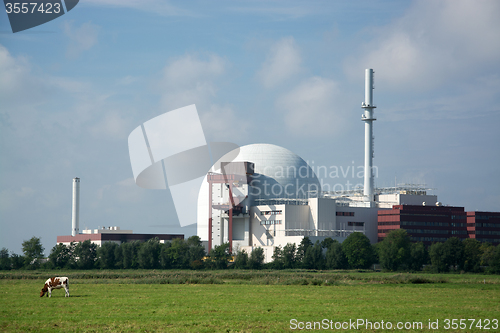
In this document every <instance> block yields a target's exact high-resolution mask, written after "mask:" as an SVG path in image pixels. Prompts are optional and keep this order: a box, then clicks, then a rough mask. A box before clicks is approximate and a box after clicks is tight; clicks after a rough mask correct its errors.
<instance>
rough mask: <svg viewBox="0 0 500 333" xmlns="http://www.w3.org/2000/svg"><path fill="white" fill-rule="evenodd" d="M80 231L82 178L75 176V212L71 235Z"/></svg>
mask: <svg viewBox="0 0 500 333" xmlns="http://www.w3.org/2000/svg"><path fill="white" fill-rule="evenodd" d="M79 233H80V178H78V177H76V178H73V214H72V219H71V236H76V235H78V234H79Z"/></svg>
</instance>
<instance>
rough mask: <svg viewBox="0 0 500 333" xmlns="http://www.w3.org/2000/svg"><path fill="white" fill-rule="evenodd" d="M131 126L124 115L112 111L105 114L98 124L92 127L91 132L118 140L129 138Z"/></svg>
mask: <svg viewBox="0 0 500 333" xmlns="http://www.w3.org/2000/svg"><path fill="white" fill-rule="evenodd" d="M129 129H130V126H129V123H128V121H127V120H126V119H124V118H123V116H122V115H121V114H120V113H118V112H116V111H112V112H109V113H107V114H105V115H104V116H103V118H102V119H100V120H99V121H98V122H97V124H95V125H94V126H92V127H91V128H90V132H91V133H92V134H94V135H95V136H97V137H101V136H104V137H109V138H112V139H116V140H122V139H125V138H127V136H128V134H129V133H128V132H129Z"/></svg>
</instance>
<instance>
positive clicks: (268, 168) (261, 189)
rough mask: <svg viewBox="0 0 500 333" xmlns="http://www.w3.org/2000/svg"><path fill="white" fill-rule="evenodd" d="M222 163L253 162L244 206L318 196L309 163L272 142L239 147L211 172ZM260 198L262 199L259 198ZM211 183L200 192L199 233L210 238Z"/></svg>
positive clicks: (221, 159) (203, 185)
mask: <svg viewBox="0 0 500 333" xmlns="http://www.w3.org/2000/svg"><path fill="white" fill-rule="evenodd" d="M221 162H252V163H254V175H253V177H252V181H251V183H250V185H251V186H250V187H249V193H248V197H249V198H248V199H247V200H245V202H244V206H247V207H248V206H254V205H256V204H260V203H262V201H261V200H266V199H273V198H288V199H305V198H308V197H316V196H317V191H319V190H320V183H319V181H318V178H317V177H316V175H315V174H314V172H313V170H312V169H311V168H310V167H309V165H308V164H307V163H306V162H305V161H304V160H303V159H302V158H300V156H298V155H297V154H295V153H293V152H291V151H290V150H288V149H286V148H283V147H279V146H276V145H271V144H263V143H261V144H252V145H247V146H243V147H240V148H238V149H235V150H233V151H231V152H229V153H227V154H226V155H224V156H223V157H222V158H220V159H219V160H218V161H217V162H216V163H215V164H214V166H213V167H212V169H211V171H212V172H216V173H220V172H221V170H220V164H221ZM259 199H260V200H259ZM208 208H209V207H208V183H207V179H206V177H205V179H204V180H203V183H202V185H201V188H200V192H199V194H198V214H197V215H198V221H197V222H198V236H200V237H201V238H202V239H203V240H206V239H207V236H206V235H207V233H208V226H207V223H208Z"/></svg>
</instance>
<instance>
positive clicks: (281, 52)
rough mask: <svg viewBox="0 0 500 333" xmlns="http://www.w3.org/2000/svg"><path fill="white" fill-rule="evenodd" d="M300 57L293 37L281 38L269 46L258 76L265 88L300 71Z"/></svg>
mask: <svg viewBox="0 0 500 333" xmlns="http://www.w3.org/2000/svg"><path fill="white" fill-rule="evenodd" d="M301 61H302V59H301V57H300V52H299V48H298V46H297V44H296V43H295V40H294V39H293V37H287V38H283V39H282V40H280V41H278V42H277V43H276V44H274V45H273V46H272V47H271V50H270V52H269V55H268V57H267V59H266V61H265V62H264V64H263V65H262V68H261V69H260V71H259V73H258V74H257V76H258V78H259V79H260V81H261V82H262V84H263V85H264V87H266V88H273V87H275V86H276V85H278V84H280V83H283V82H284V81H286V80H287V79H289V78H290V77H292V76H293V75H295V74H297V73H299V72H300V63H301Z"/></svg>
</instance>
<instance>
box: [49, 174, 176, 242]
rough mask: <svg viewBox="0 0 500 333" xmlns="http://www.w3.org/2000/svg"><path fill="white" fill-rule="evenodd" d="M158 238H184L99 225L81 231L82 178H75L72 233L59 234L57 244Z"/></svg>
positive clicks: (142, 240) (165, 239)
mask: <svg viewBox="0 0 500 333" xmlns="http://www.w3.org/2000/svg"><path fill="white" fill-rule="evenodd" d="M153 238H157V239H158V240H159V241H160V243H164V242H165V241H170V240H173V239H175V238H180V239H184V235H180V234H134V233H133V232H132V230H121V229H120V227H117V226H113V227H99V228H97V229H94V230H91V229H84V230H83V231H82V233H80V178H78V177H76V178H73V205H72V218H71V235H68V236H57V241H56V244H60V243H62V244H64V245H66V246H68V245H70V244H71V243H73V242H75V243H78V242H84V241H86V240H90V241H91V242H92V243H93V244H96V245H99V246H101V245H102V243H104V242H114V243H117V244H121V243H126V242H133V241H141V242H145V241H147V240H149V239H153Z"/></svg>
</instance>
